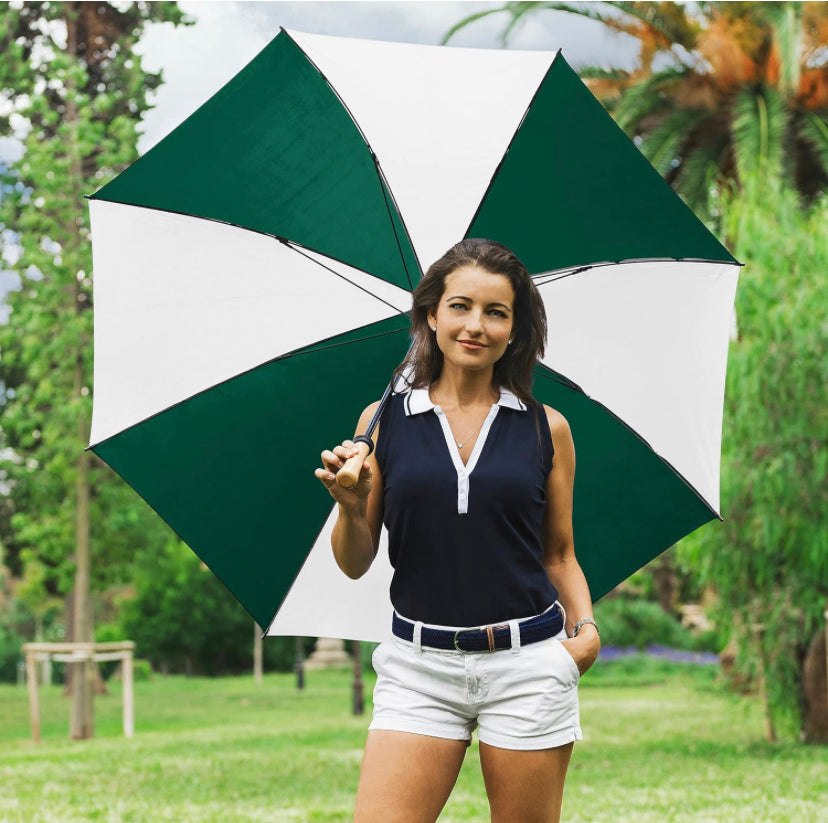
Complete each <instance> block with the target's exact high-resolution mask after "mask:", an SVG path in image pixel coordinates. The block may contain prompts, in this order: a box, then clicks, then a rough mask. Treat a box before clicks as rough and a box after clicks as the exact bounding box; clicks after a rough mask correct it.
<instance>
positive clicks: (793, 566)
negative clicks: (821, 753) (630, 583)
mask: <svg viewBox="0 0 828 823" xmlns="http://www.w3.org/2000/svg"><path fill="white" fill-rule="evenodd" d="M747 189H748V190H749V192H750V191H755V189H756V187H755V186H753V185H752V184H751V183H750V181H748V186H747ZM720 208H721V210H722V213H723V216H724V229H725V232H726V236H727V238H728V243H729V245H730V247H731V248H733V249H734V252H735V254H736V256H737V258H739V259H742V260H744V261H745V263H746V269H745V271H746V274H745V276H744V277H743V279H742V282H741V283H740V285H739V289H738V291H737V295H736V308H737V312H738V318H739V323H738V335H737V337H736V339H735V340H734V341H733V342H732V344H731V349H730V355H729V362H728V374H727V388H726V392H725V416H724V426H723V432H722V435H723V437H722V439H723V454H722V511H723V512H724V515H725V520H724V523H721V524H718V525H717V526H716V527H713V528H707V529H701V530H699V531H698V532H697V533H695V534H693V535H691V536H690V537H689V538H686V539H685V541H683V543H682V544H680V546H679V550H680V556H681V558H682V560H683V561H684V562H687V563H689V565H690V566H691V568H693V569H694V570H695V572H696V573H697V574H698V575H699V576H700V578H701V581H702V583H709V584H712V585H713V586H714V587H715V589H716V591H717V592H718V595H719V598H718V603H719V606H718V612H719V615H718V617H719V619H718V623H719V625H720V626H721V627H722V628H723V629H724V630H725V631H726V632H727V634H729V635H730V636H731V637H732V638H733V639H734V640H735V641H736V642H737V644H738V646H739V649H740V651H741V656H740V657H739V659H738V660H737V666H738V667H739V668H740V669H741V671H742V673H745V674H748V675H750V674H752V675H755V676H758V678H759V680H760V681H762V684H761V685H762V687H763V691H764V695H763V696H764V698H765V702H766V721H767V722H766V729H767V733H768V736H769V737H771V738H772V737H774V736H775V735H776V729H777V728H778V727H779V726H782V727H785V726H787V727H789V728H790V727H793V728H794V729H795V730H797V731H798V730H799V728H800V727H801V726H802V725H803V721H804V720H806V719H807V718H803V716H802V711H803V703H802V691H803V682H802V680H803V678H802V671H803V660H804V658H805V653H806V650H807V648H808V646H809V645H810V643H811V641H812V640H813V638H814V636H815V635H816V634H817V632H819V631H821V630H822V627H823V625H824V622H823V618H822V611H823V608H824V603H825V594H826V591H825V581H827V580H828V532H826V530H825V512H826V510H828V482H826V480H828V448H826V446H828V434H827V433H828V389H826V382H825V369H826V364H828V303H826V301H825V296H824V292H825V271H826V270H828V236H826V232H825V225H826V220H828V198H823V199H822V200H821V201H820V202H819V203H817V204H816V205H815V206H814V207H813V209H812V210H811V211H809V212H808V213H806V214H803V213H802V212H801V210H800V208H799V204H798V201H797V197H796V194H795V193H794V192H792V191H790V190H784V189H780V190H777V191H775V192H773V196H772V197H769V198H757V197H750V196H748V197H744V196H739V197H735V196H732V195H729V196H727V197H725V198H724V201H723V203H722V204H721V206H720ZM823 665H824V662H823ZM805 725H806V726H807V723H806V724H805Z"/></svg>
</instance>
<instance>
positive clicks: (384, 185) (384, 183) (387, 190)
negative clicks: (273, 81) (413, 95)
mask: <svg viewBox="0 0 828 823" xmlns="http://www.w3.org/2000/svg"><path fill="white" fill-rule="evenodd" d="M279 30H280V31H281V32H284V34H285V35H286V36H287V37H288V38H290V41H291V42H292V43H293V44H294V45H295V46H296V48H297V49H299V51H300V52H302V54H303V55H304V56H305V59H306V60H307V61H308V63H310V64H311V66H313V68H314V69H315V70H316V73H317V74H318V75H319V76H320V77H321V78H322V79H323V80H324V81H325V83H326V85H327V86H328V88H329V89H330V90H331V93H332V94H333V95H334V96H335V97H336V99H337V100H339V104H340V105H341V106H342V108H343V109H344V110H345V112H346V113H347V115H348V117H350V118H351V122H352V123H353V124H354V127H355V128H356V130H357V131H358V132H359V136H360V137H361V138H362V142H363V143H365V147H366V148H367V149H368V152H369V154H370V155H371V159H372V160H373V161H374V169H375V170H376V172H377V177H378V178H379V182H380V188H381V189H382V196H383V200H384V201H385V208H386V210H387V211H388V219H389V221H390V223H391V231H392V232H394V240H395V241H396V243H397V251H398V252H399V255H400V261H401V262H402V265H403V270H404V271H405V276H406V279H407V280H408V287H409V289H411V291H414V283H413V282H412V280H411V274H410V272H409V271H408V266H407V265H406V262H405V255H404V254H403V250H402V244H401V243H400V237H399V235H398V234H397V227H396V226H395V225H394V217H393V215H392V213H391V207H390V206H389V204H388V196H389V195H390V196H391V200H392V201H393V203H394V209H395V210H396V212H397V216H398V217H399V218H400V223H402V226H403V228H404V229H405V233H406V236H407V237H408V241H409V243H408V245H409V247H410V248H411V251H412V253H413V254H414V258H415V259H416V261H417V266H418V267H419V268H420V272H421V273H422V268H423V267H422V265H421V264H420V259H419V257H418V256H417V252H416V250H415V249H414V245H413V243H411V235H410V233H409V231H408V228H407V227H406V225H405V220H403V216H402V213H401V212H400V210H399V208H398V207H397V201H396V199H395V197H394V195H393V193H392V192H391V186H390V185H388V179H387V178H386V176H385V175H384V174H383V172H382V168H381V167H380V163H379V158H378V157H377V155H376V152H375V151H374V149H373V147H372V146H371V143H370V142H369V140H368V136H367V135H366V134H365V132H364V131H363V130H362V127H361V126H360V125H359V122H358V121H357V119H356V117H354V113H353V112H352V111H351V109H350V108H348V104H347V103H346V102H345V101H344V100H343V99H342V95H340V93H339V92H338V91H337V90H336V88H335V87H334V85H333V83H331V81H330V80H329V79H328V77H327V76H326V74H325V73H324V72H323V71H322V69H320V68H319V66H318V65H317V64H316V63H315V62H314V61H313V60H312V59H311V57H310V56H309V55H308V53H307V52H306V51H305V50H304V49H303V48H302V47H301V46H300V45H299V43H297V42H296V40H294V39H293V38H292V37H291V36H290V32H289V31H287V29H285V28H284V27H283V26H279Z"/></svg>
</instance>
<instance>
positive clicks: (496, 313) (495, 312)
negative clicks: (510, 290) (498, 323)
mask: <svg viewBox="0 0 828 823" xmlns="http://www.w3.org/2000/svg"><path fill="white" fill-rule="evenodd" d="M489 314H493V315H494V316H495V317H506V312H505V311H501V310H500V309H491V310H490V311H489Z"/></svg>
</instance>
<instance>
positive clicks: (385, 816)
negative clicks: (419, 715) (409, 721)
mask: <svg viewBox="0 0 828 823" xmlns="http://www.w3.org/2000/svg"><path fill="white" fill-rule="evenodd" d="M466 748H467V744H466V741H465V740H447V739H444V738H440V737H429V736H427V735H421V734H411V733H409V732H394V731H386V730H382V729H375V730H373V731H370V732H368V740H367V741H366V743H365V754H364V756H363V759H362V771H361V773H360V776H359V789H358V790H357V799H356V811H355V812H354V823H434V821H435V820H437V817H438V816H439V814H440V812H441V811H442V809H443V806H445V804H446V800H448V796H449V794H450V793H451V790H452V788H453V787H454V784H455V783H456V782H457V775H458V774H459V772H460V767H461V766H462V764H463V757H464V755H465V753H466Z"/></svg>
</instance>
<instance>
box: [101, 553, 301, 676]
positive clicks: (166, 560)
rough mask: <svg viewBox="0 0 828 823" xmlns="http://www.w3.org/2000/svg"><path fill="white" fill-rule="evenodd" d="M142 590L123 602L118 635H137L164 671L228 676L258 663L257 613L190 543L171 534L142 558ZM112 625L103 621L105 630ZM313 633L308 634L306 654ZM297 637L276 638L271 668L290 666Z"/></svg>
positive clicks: (140, 648)
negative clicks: (255, 645) (255, 652)
mask: <svg viewBox="0 0 828 823" xmlns="http://www.w3.org/2000/svg"><path fill="white" fill-rule="evenodd" d="M135 566H136V571H135V576H134V580H135V589H134V594H133V595H131V596H130V597H129V598H127V599H124V600H123V601H122V602H121V603H120V607H121V614H120V619H119V622H118V625H117V626H116V627H115V629H116V630H117V638H115V639H119V640H120V639H128V640H134V641H135V644H136V653H137V654H140V655H141V657H144V658H146V659H147V660H149V661H150V663H151V665H152V667H153V669H155V670H156V671H162V672H170V673H183V674H203V675H224V674H239V673H242V672H249V671H251V670H252V668H253V639H254V624H253V619H252V618H251V617H250V615H248V614H247V612H246V611H245V610H244V609H243V608H242V607H241V605H240V604H239V603H238V601H237V600H236V598H235V597H233V595H232V594H231V593H230V592H229V591H228V589H227V588H225V586H224V585H223V584H222V583H221V582H220V581H219V580H218V578H216V576H215V575H214V574H213V573H212V572H211V571H210V570H209V569H207V567H206V566H204V564H202V563H201V561H200V560H199V559H198V557H196V555H195V554H194V553H193V552H192V551H190V549H188V548H187V547H186V546H185V545H184V544H183V543H180V542H179V541H177V540H175V539H171V540H170V541H169V542H168V543H167V545H166V546H164V547H163V548H162V549H160V550H158V551H153V552H151V553H150V552H147V553H146V554H144V555H141V556H139V557H136V560H135ZM109 630H110V629H109V628H107V627H103V626H102V627H101V632H102V633H107V632H109ZM313 642H314V640H313V638H307V639H306V640H305V647H306V653H307V652H309V651H310V650H311V649H312V648H313ZM295 648H296V641H295V639H294V638H293V637H268V638H265V641H264V646H263V657H264V660H263V664H264V669H265V671H290V670H291V669H292V668H293V666H294V660H295Z"/></svg>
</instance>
